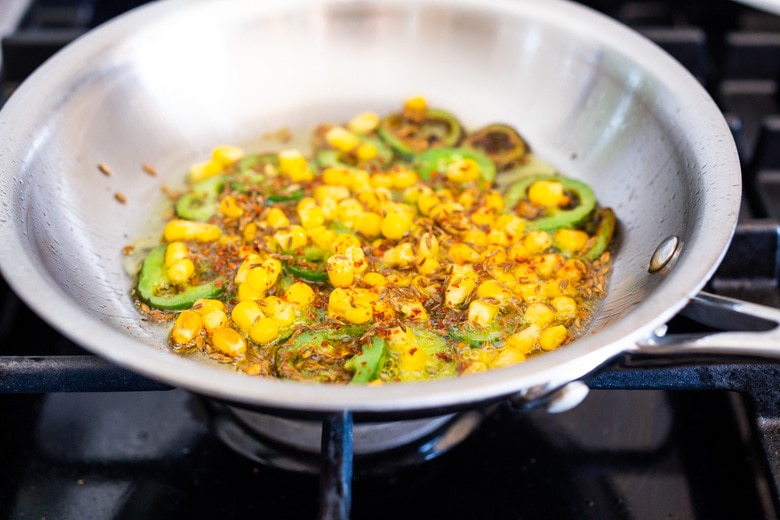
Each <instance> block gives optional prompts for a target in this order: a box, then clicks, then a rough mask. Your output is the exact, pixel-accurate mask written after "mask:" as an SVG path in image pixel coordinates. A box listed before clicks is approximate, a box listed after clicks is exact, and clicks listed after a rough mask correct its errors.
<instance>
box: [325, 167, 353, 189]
mask: <svg viewBox="0 0 780 520" xmlns="http://www.w3.org/2000/svg"><path fill="white" fill-rule="evenodd" d="M353 177H354V174H353V170H351V169H349V168H335V167H333V168H325V170H323V172H322V182H323V183H325V184H327V185H328V186H346V187H350V186H351V185H352V179H353Z"/></svg>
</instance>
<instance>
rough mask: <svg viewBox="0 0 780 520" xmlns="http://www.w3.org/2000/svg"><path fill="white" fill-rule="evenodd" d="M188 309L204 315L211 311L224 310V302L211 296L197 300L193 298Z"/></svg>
mask: <svg viewBox="0 0 780 520" xmlns="http://www.w3.org/2000/svg"><path fill="white" fill-rule="evenodd" d="M190 310H193V311H195V312H197V313H198V314H200V315H201V316H205V315H206V314H208V313H210V312H213V311H224V310H225V304H224V303H222V302H221V301H220V300H213V299H211V298H200V299H198V300H195V303H194V304H193V306H192V308H191V309H190Z"/></svg>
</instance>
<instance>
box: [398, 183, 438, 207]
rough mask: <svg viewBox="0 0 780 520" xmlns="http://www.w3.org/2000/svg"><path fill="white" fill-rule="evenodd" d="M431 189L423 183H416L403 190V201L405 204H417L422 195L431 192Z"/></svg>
mask: <svg viewBox="0 0 780 520" xmlns="http://www.w3.org/2000/svg"><path fill="white" fill-rule="evenodd" d="M432 193H433V190H432V189H431V188H429V187H428V186H425V185H424V184H416V185H414V186H410V187H408V188H406V189H405V190H404V193H403V201H404V202H405V203H406V204H417V201H418V200H419V199H420V197H421V196H423V195H428V194H432Z"/></svg>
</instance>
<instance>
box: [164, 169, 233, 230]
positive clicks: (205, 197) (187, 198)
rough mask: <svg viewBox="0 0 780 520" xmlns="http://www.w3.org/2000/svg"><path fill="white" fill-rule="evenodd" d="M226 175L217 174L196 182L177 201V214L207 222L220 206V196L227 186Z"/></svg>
mask: <svg viewBox="0 0 780 520" xmlns="http://www.w3.org/2000/svg"><path fill="white" fill-rule="evenodd" d="M226 180H227V176H226V175H215V176H213V177H209V178H207V179H204V180H202V181H200V182H197V183H195V184H194V185H193V186H192V188H191V189H190V191H189V192H187V193H185V194H184V195H182V196H181V197H179V199H178V200H177V201H176V208H175V209H176V215H178V216H179V217H181V218H183V219H186V220H197V221H201V222H205V221H207V220H208V219H210V218H211V217H212V216H213V215H214V213H216V212H217V208H219V202H218V200H217V199H218V197H219V194H220V193H221V192H222V190H223V189H224V187H225V182H226Z"/></svg>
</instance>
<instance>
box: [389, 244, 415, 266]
mask: <svg viewBox="0 0 780 520" xmlns="http://www.w3.org/2000/svg"><path fill="white" fill-rule="evenodd" d="M414 261H415V256H414V248H413V247H412V244H410V243H408V242H405V243H403V244H398V245H397V246H395V247H391V248H390V249H388V250H387V251H385V253H384V254H383V255H382V262H384V263H385V264H386V265H387V266H388V267H408V266H410V265H412V264H413V263H414Z"/></svg>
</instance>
